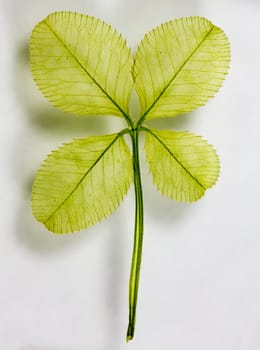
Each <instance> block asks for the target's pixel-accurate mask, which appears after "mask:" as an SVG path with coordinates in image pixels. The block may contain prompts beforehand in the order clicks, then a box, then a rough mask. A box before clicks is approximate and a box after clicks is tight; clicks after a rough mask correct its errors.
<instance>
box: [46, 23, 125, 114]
mask: <svg viewBox="0 0 260 350" xmlns="http://www.w3.org/2000/svg"><path fill="white" fill-rule="evenodd" d="M45 24H46V25H47V27H48V28H49V30H50V31H51V33H52V34H53V35H54V36H55V37H56V39H58V41H59V42H60V43H61V45H62V46H63V47H64V48H65V49H66V50H67V51H68V53H69V54H70V55H71V57H72V58H73V59H74V60H75V61H76V62H77V63H78V65H79V66H80V68H81V69H82V70H83V71H84V72H85V73H86V74H87V75H88V76H89V77H90V79H91V80H92V81H93V83H95V84H96V85H97V86H98V87H99V89H100V90H101V91H102V93H103V94H104V95H105V96H106V97H107V98H108V99H109V100H110V101H111V102H112V103H113V104H114V105H115V106H116V108H117V109H118V110H119V111H120V112H121V113H122V114H123V116H124V117H125V118H127V119H128V115H127V114H126V113H125V112H124V111H123V109H122V108H121V107H120V106H119V105H118V103H117V102H116V101H115V100H114V99H113V98H112V97H111V96H110V95H109V94H108V93H107V92H106V90H105V89H104V88H103V87H102V86H101V85H100V84H99V83H98V82H97V81H96V79H95V78H94V77H93V76H92V75H91V73H89V71H88V70H87V69H86V67H84V66H83V64H82V63H81V62H80V60H79V59H78V58H77V57H76V56H75V55H74V54H73V52H72V51H71V50H70V49H69V48H68V46H67V45H66V44H65V43H64V42H63V41H62V39H61V38H60V37H59V35H58V34H57V33H56V32H55V31H54V30H53V29H52V27H51V26H50V25H49V23H48V22H47V21H45Z"/></svg>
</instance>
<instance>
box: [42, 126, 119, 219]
mask: <svg viewBox="0 0 260 350" xmlns="http://www.w3.org/2000/svg"><path fill="white" fill-rule="evenodd" d="M123 132H124V130H122V132H120V133H119V134H117V135H116V137H115V138H114V139H113V141H112V142H111V143H110V144H109V145H108V146H107V148H105V150H104V151H103V152H102V153H101V154H100V156H99V157H98V158H97V159H96V160H95V161H94V163H93V164H92V165H91V167H90V168H89V169H88V170H87V171H86V172H85V173H84V174H83V176H82V177H81V178H80V180H79V181H78V182H77V183H76V185H75V186H74V188H73V189H72V190H71V191H70V193H69V194H68V195H67V196H66V197H65V199H64V200H63V201H62V202H61V203H60V204H59V205H58V206H57V208H56V209H55V210H54V211H53V212H52V213H51V214H50V215H49V216H48V218H47V219H46V220H45V221H44V222H43V223H44V224H46V222H47V221H49V220H50V219H51V218H52V217H53V216H54V215H55V214H56V213H57V211H58V210H59V209H60V208H61V207H62V206H63V205H64V204H65V203H66V202H67V200H68V199H69V198H70V197H71V196H72V195H73V193H74V192H75V191H76V190H77V189H78V187H79V186H80V184H81V183H82V182H83V181H84V179H85V178H86V177H87V175H88V174H89V173H90V172H91V170H92V169H93V168H94V167H95V166H96V165H97V163H98V162H99V161H100V159H101V158H103V156H104V155H105V153H106V152H107V151H108V150H109V149H110V147H112V146H113V144H114V143H115V142H116V141H117V139H118V138H119V137H121V136H122V135H123Z"/></svg>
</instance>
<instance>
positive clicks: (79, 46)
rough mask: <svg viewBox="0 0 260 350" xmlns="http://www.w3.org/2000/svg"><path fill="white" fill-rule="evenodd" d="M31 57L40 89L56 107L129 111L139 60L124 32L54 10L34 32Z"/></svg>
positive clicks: (81, 111)
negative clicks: (134, 68)
mask: <svg viewBox="0 0 260 350" xmlns="http://www.w3.org/2000/svg"><path fill="white" fill-rule="evenodd" d="M30 60H31V70H32V75H33V78H34V80H35V82H36V84H37V85H38V88H39V89H40V90H41V92H42V93H43V94H44V96H45V97H47V99H48V100H49V101H50V102H51V103H52V104H53V105H54V106H56V107H59V108H60V109H62V110H63V111H66V112H71V113H76V114H80V115H93V114H94V115H96V114H104V115H114V116H120V117H122V116H126V115H127V113H128V104H129V98H130V93H131V90H132V86H133V81H132V76H131V69H132V61H133V60H132V58H131V54H130V50H129V49H128V48H127V46H126V42H125V40H124V39H123V38H122V36H121V35H119V34H118V33H117V32H116V31H115V30H114V29H113V28H112V27H110V26H109V25H107V24H106V23H104V22H103V21H101V20H99V19H97V18H94V17H89V16H85V15H81V14H78V13H73V12H57V13H53V14H51V15H49V16H48V17H47V18H45V19H44V20H43V21H42V22H40V23H39V24H37V25H36V26H35V28H34V30H33V32H32V36H31V41H30Z"/></svg>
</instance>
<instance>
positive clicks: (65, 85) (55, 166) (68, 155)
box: [30, 12, 230, 340]
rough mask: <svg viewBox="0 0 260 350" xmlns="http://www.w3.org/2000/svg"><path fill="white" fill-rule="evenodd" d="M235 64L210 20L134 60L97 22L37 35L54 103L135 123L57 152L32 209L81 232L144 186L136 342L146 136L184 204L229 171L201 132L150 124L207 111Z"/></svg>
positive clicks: (149, 152)
mask: <svg viewBox="0 0 260 350" xmlns="http://www.w3.org/2000/svg"><path fill="white" fill-rule="evenodd" d="M229 61H230V47H229V42H228V39H227V37H226V35H225V34H224V32H223V31H222V30H221V29H220V28H218V27H216V26H215V25H213V24H212V23H211V22H210V21H208V20H207V19H205V18H203V17H187V18H180V19H177V20H174V21H170V22H167V23H165V24H162V25H160V26H158V27H156V28H155V29H153V30H152V31H151V32H149V33H148V34H146V35H145V37H144V39H143V40H142V41H141V43H140V45H139V47H138V49H137V52H136V54H135V56H134V58H133V57H132V56H131V53H130V50H129V48H128V47H127V46H126V41H125V40H124V39H123V38H122V36H121V35H120V34H118V33H117V31H116V30H114V29H113V28H112V27H111V26H109V25H108V24H106V23H104V22H103V21H101V20H99V19H97V18H94V17H90V16H86V15H82V14H78V13H72V12H57V13H53V14H51V15H49V16H48V17H47V18H45V19H44V20H43V21H41V22H40V23H39V24H37V25H36V26H35V28H34V30H33V32H32V36H31V41H30V62H31V70H32V75H33V78H34V80H35V82H36V84H37V86H38V88H39V89H40V91H41V92H42V93H43V94H44V96H45V97H46V98H47V99H48V100H49V101H50V102H51V103H52V104H53V105H54V106H56V107H58V108H59V109H61V110H63V111H65V112H70V113H75V114H79V115H83V116H91V115H102V116H117V117H120V118H123V119H124V120H125V121H126V128H125V129H123V130H121V131H120V132H118V133H115V134H111V135H103V136H94V137H87V138H83V139H75V140H72V141H71V142H69V143H66V144H64V145H62V146H61V147H59V148H58V149H57V150H55V151H53V152H52V153H51V154H50V155H49V156H48V157H47V158H46V159H45V161H44V162H43V164H42V166H41V167H40V169H39V171H38V173H37V175H36V178H35V181H34V184H33V188H32V210H33V214H34V216H35V218H36V219H37V220H38V221H40V222H41V223H43V224H44V225H45V226H46V228H47V229H48V230H50V231H52V232H55V233H69V232H73V231H79V230H82V229H85V228H87V227H89V226H91V225H94V224H95V223H97V222H98V221H100V220H102V219H104V218H105V217H107V216H108V215H109V214H111V213H112V212H113V211H114V210H115V209H116V208H117V207H118V205H119V204H120V202H121V201H122V199H123V197H124V196H125V195H126V193H127V191H128V189H129V187H130V185H131V184H132V183H133V182H134V186H135V213H136V215H135V237H134V249H133V258H132V266H131V274H130V286H129V325H128V330H127V339H128V340H129V339H132V338H133V336H134V328H135V318H136V304H137V294H138V285H139V275H140V266H141V257H142V242H143V195H142V185H141V174H140V164H139V142H138V140H139V134H140V133H141V132H143V133H144V134H145V153H146V159H147V162H148V164H149V168H150V172H151V174H152V177H153V181H154V184H155V185H156V187H157V188H158V190H159V191H160V192H161V193H162V194H164V195H166V196H168V197H170V198H172V199H175V200H178V201H184V202H193V201H196V200H198V199H199V198H201V197H202V196H203V195H204V193H205V191H206V190H207V189H208V188H210V187H212V186H213V185H214V184H215V183H216V181H217V178H218V175H219V168H220V167H219V160H218V156H217V154H216V152H215V150H214V148H213V147H212V146H211V145H209V144H208V143H207V142H206V141H205V140H203V139H202V138H201V137H200V136H196V135H194V134H192V133H189V132H176V131H163V130H161V131H159V130H154V129H151V128H149V127H148V126H147V125H145V122H146V121H147V120H150V119H154V118H161V117H174V116H177V115H179V114H182V113H185V112H189V111H192V110H194V109H196V108H197V107H199V106H202V105H204V104H205V103H206V102H207V101H208V99H209V98H211V97H213V96H214V95H215V93H216V92H217V91H218V90H219V88H220V86H221V85H222V82H223V80H224V78H225V75H226V74H227V71H228V67H229ZM133 89H135V90H136V92H137V94H138V96H139V101H140V107H141V108H140V115H139V116H138V118H137V122H134V120H136V118H133V116H131V115H130V113H129V101H130V96H131V93H132V90H133ZM127 135H128V136H130V140H131V142H132V153H131V151H130V149H129V147H128V145H127V143H126V142H125V137H126V136H127Z"/></svg>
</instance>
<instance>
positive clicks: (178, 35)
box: [134, 17, 230, 121]
mask: <svg viewBox="0 0 260 350" xmlns="http://www.w3.org/2000/svg"><path fill="white" fill-rule="evenodd" d="M229 61H230V47H229V42H228V39H227V37H226V35H225V33H224V32H223V31H222V30H221V29H220V28H218V27H216V26H214V25H213V24H212V23H211V22H210V21H208V20H207V19H205V18H203V17H187V18H180V19H177V20H174V21H170V22H167V23H165V24H162V25H160V26H158V27H156V28H155V29H153V30H152V31H151V32H149V33H148V34H146V35H145V37H144V39H143V40H142V42H141V44H140V45H139V47H138V50H137V53H136V56H135V64H134V79H135V87H136V90H137V92H138V95H139V97H140V102H141V118H140V119H141V121H142V120H144V119H152V118H159V117H173V116H176V115H178V114H181V113H184V112H189V111H192V110H194V109H195V108H197V107H199V106H202V105H204V104H205V103H206V102H207V101H208V99H209V98H211V97H213V96H214V94H215V93H216V92H217V91H218V90H219V88H220V86H221V85H222V82H223V80H224V78H225V75H226V74H227V71H228V67H229Z"/></svg>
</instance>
